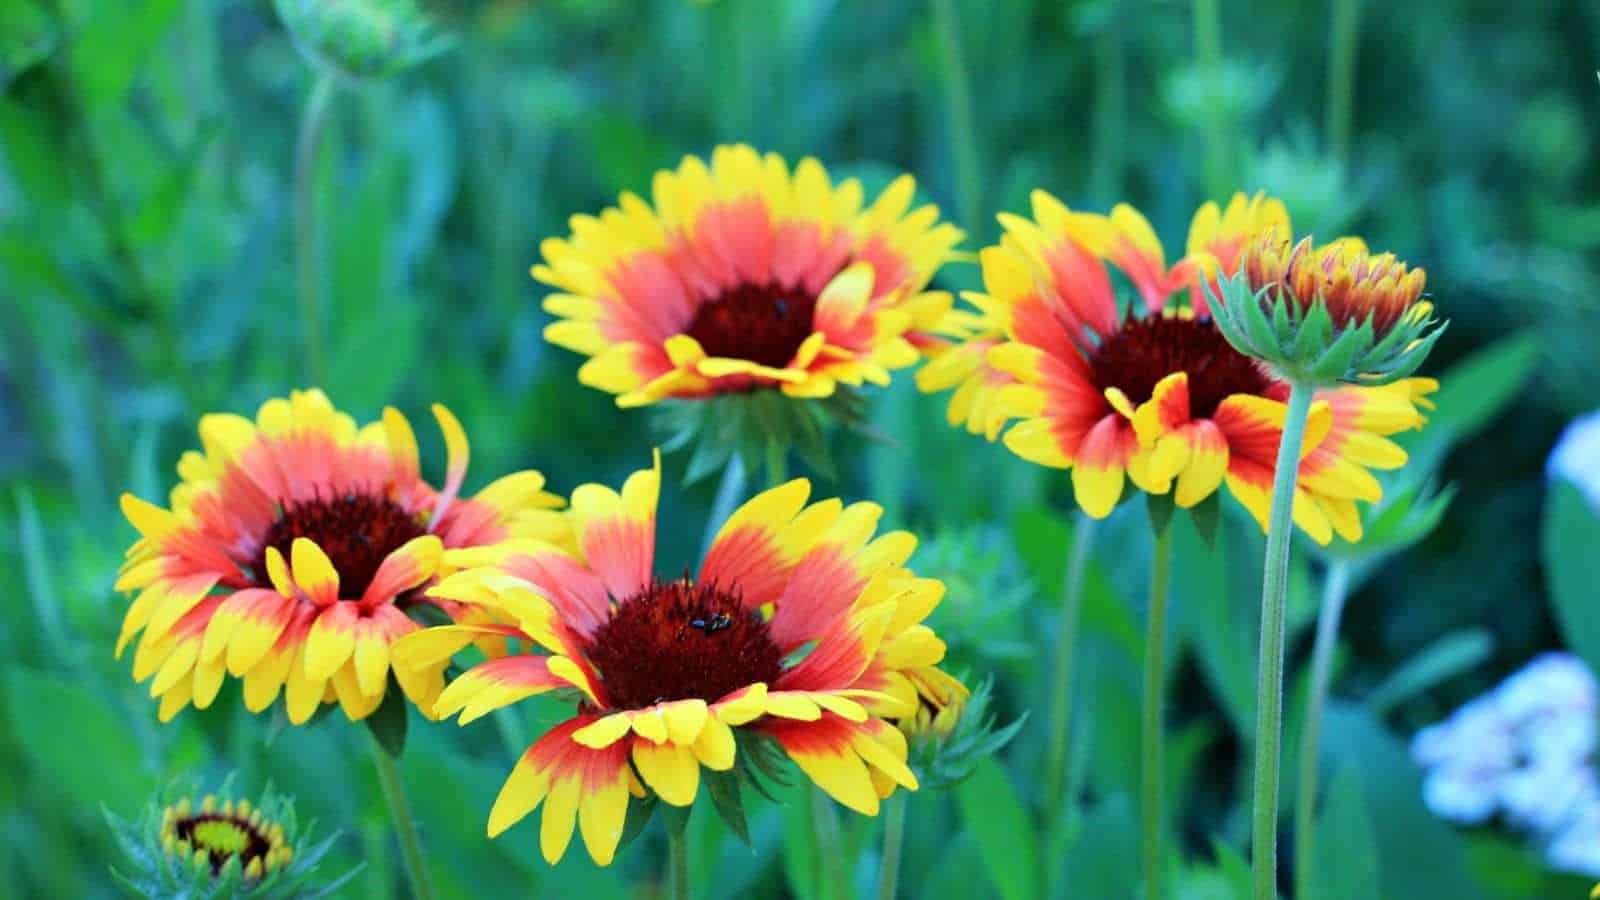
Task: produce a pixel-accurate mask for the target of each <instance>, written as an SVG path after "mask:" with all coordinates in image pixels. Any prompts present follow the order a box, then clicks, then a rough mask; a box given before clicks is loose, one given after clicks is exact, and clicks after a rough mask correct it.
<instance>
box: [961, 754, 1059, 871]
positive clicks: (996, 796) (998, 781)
mask: <svg viewBox="0 0 1600 900" xmlns="http://www.w3.org/2000/svg"><path fill="white" fill-rule="evenodd" d="M956 802H957V804H958V805H959V807H960V809H961V819H962V821H963V822H964V823H965V824H966V827H967V830H968V831H970V832H972V836H973V837H974V838H976V839H977V842H978V847H979V849H980V850H982V852H983V863H984V868H985V869H986V870H987V872H988V874H989V880H990V881H991V882H992V883H993V884H994V886H995V887H996V888H998V889H999V891H1000V896H1002V897H1004V898H1005V900H1031V898H1034V897H1037V896H1039V860H1038V845H1037V838H1036V837H1035V835H1034V831H1033V823H1032V821H1030V819H1029V817H1028V810H1027V807H1026V806H1024V805H1023V802H1022V797H1021V795H1020V794H1019V793H1018V792H1017V788H1016V786H1015V785H1014V784H1012V783H1011V779H1010V777H1009V776H1008V775H1006V772H1005V770H1004V769H1002V768H1001V767H1000V764H999V763H997V762H995V761H994V760H993V759H986V760H984V761H983V762H981V763H979V764H978V766H977V768H976V769H974V770H973V772H972V776H971V777H970V778H968V779H967V780H966V781H964V782H962V783H961V784H960V786H958V787H957V788H956Z"/></svg>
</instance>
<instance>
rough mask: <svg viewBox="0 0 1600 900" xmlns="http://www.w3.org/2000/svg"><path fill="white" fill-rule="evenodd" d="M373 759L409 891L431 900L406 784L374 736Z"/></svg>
mask: <svg viewBox="0 0 1600 900" xmlns="http://www.w3.org/2000/svg"><path fill="white" fill-rule="evenodd" d="M372 762H373V764H374V765H375V766H376V767H377V769H378V783H379V784H381V785H382V786H383V799H384V800H386V801H387V802H388V804H389V817H390V818H391V819H393V820H394V831H395V836H396V837H398V838H399V839H400V857H401V859H402V860H404V862H405V866H406V878H407V879H409V880H410V881H411V894H412V896H414V897H415V898H416V900H433V885H432V883H430V882H429V881H428V866H427V863H425V862H424V861H423V859H422V841H421V839H419V838H418V837H417V820H416V819H415V818H414V817H412V815H411V801H409V800H407V799H406V788H405V784H404V782H402V781H401V780H400V770H399V768H397V767H396V766H395V763H394V757H392V756H390V755H389V753H388V751H386V750H384V749H383V745H381V744H379V743H378V739H377V738H373V739H372Z"/></svg>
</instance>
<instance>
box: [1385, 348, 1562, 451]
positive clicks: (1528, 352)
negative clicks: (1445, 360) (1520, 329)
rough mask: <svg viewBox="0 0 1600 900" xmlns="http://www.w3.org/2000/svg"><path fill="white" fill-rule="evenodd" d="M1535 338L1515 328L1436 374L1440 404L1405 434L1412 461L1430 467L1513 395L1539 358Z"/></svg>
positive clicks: (1490, 416) (1487, 420)
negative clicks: (1418, 428)
mask: <svg viewBox="0 0 1600 900" xmlns="http://www.w3.org/2000/svg"><path fill="white" fill-rule="evenodd" d="M1539 353H1540V350H1539V339H1538V338H1537V337H1536V336H1534V335H1532V334H1519V335H1514V336H1512V337H1509V338H1505V339H1503V340H1501V341H1499V342H1498V343H1495V344H1493V345H1491V346H1489V347H1486V348H1484V349H1482V350H1479V351H1477V352H1476V353H1473V354H1472V355H1471V356H1468V357H1467V358H1466V359H1464V360H1462V361H1461V362H1459V363H1456V364H1455V365H1454V366H1452V367H1451V368H1450V369H1449V370H1448V371H1446V372H1445V373H1444V374H1443V375H1440V376H1439V391H1438V393H1436V394H1434V396H1433V401H1434V405H1435V406H1437V407H1438V408H1437V409H1436V410H1435V411H1434V412H1433V413H1431V414H1430V415H1429V422H1428V426H1427V427H1426V428H1424V429H1423V430H1422V431H1421V432H1418V433H1414V434H1411V435H1405V436H1403V438H1402V440H1401V443H1402V444H1405V445H1406V447H1407V449H1408V450H1409V451H1410V453H1411V461H1410V463H1409V465H1410V467H1411V468H1413V469H1420V470H1422V471H1432V470H1433V469H1436V468H1437V467H1438V464H1439V463H1440V462H1441V461H1442V460H1443V458H1444V456H1445V454H1447V453H1448V452H1449V451H1450V448H1451V447H1452V446H1453V445H1454V444H1455V443H1456V442H1457V441H1460V440H1463V439H1465V438H1467V437H1470V436H1471V435H1472V434H1473V433H1475V432H1477V431H1478V429H1480V428H1482V427H1483V426H1485V425H1487V424H1488V423H1489V421H1490V420H1492V419H1493V418H1494V417H1495V416H1497V415H1499V414H1500V412H1501V410H1503V409H1504V408H1505V406H1506V404H1508V403H1510V402H1511V400H1512V399H1513V398H1514V397H1516V396H1517V394H1518V393H1519V392H1520V391H1521V390H1522V386H1523V385H1524V384H1525V383H1526V382H1527V380H1528V376H1529V375H1531V374H1532V373H1533V367H1534V365H1535V364H1536V363H1537V362H1538V359H1539Z"/></svg>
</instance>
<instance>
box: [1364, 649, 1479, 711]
mask: <svg viewBox="0 0 1600 900" xmlns="http://www.w3.org/2000/svg"><path fill="white" fill-rule="evenodd" d="M1492 652H1494V636H1493V635H1491V634H1490V633H1489V632H1488V630H1486V629H1483V628H1464V629H1462V630H1460V631H1453V632H1451V633H1450V634H1447V635H1445V636H1444V637H1441V638H1439V639H1438V640H1436V641H1434V642H1433V643H1431V644H1429V645H1428V646H1426V647H1424V648H1422V650H1420V651H1418V652H1417V654H1416V655H1415V656H1413V657H1411V658H1410V659H1409V660H1407V661H1406V662H1405V663H1403V664H1402V665H1401V666H1400V667H1399V668H1397V669H1395V670H1394V672H1392V673H1390V675H1389V677H1388V678H1386V679H1384V680H1383V683H1382V684H1380V685H1378V686H1377V688H1375V689H1374V690H1373V691H1372V694H1371V695H1369V696H1368V697H1367V705H1368V706H1370V707H1372V712H1373V715H1376V716H1383V715H1384V714H1386V713H1387V712H1388V711H1389V710H1391V709H1393V708H1394V707H1395V706H1397V705H1398V704H1401V703H1404V702H1405V701H1407V700H1409V699H1411V698H1412V697H1415V696H1417V695H1418V694H1421V693H1423V692H1424V691H1427V690H1428V689H1429V688H1431V687H1433V686H1434V685H1436V684H1439V683H1440V682H1443V681H1448V680H1449V679H1451V678H1453V677H1455V676H1456V675H1459V674H1461V673H1462V672H1466V671H1468V670H1470V669H1472V668H1473V667H1475V666H1477V665H1478V664H1479V663H1482V662H1483V661H1484V660H1486V659H1488V658H1489V654H1491V653H1492Z"/></svg>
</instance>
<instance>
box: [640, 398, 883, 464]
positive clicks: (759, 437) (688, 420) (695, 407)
mask: <svg viewBox="0 0 1600 900" xmlns="http://www.w3.org/2000/svg"><path fill="white" fill-rule="evenodd" d="M653 410H654V412H655V416H654V418H653V419H652V422H651V424H652V427H653V428H654V430H655V431H656V433H657V436H658V441H659V443H660V445H661V449H662V450H663V451H665V452H667V453H676V452H679V451H684V450H687V451H689V454H690V456H689V463H688V465H687V467H686V469H685V472H684V483H686V484H693V483H694V482H697V481H700V480H702V479H704V478H706V477H708V476H711V475H714V474H717V473H720V472H722V471H723V469H724V468H725V467H726V466H727V464H728V460H729V459H730V458H732V457H733V455H734V454H738V456H739V459H740V461H741V462H742V463H743V464H744V466H745V470H746V471H748V472H760V471H761V467H762V465H763V464H764V461H765V458H766V451H767V447H768V445H769V444H772V443H776V444H777V445H778V446H780V447H783V448H784V449H785V450H788V451H793V452H795V453H797V454H799V456H800V458H801V459H802V460H804V461H805V463H806V465H807V466H809V467H810V468H811V470H812V471H814V472H816V473H817V474H819V475H821V476H823V477H825V478H833V477H835V472H836V467H835V465H834V461H833V456H832V453H831V450H830V447H829V432H830V431H831V429H832V428H833V427H834V426H839V427H843V428H846V429H848V430H850V431H851V432H853V433H855V434H857V435H860V436H862V437H864V438H866V439H868V440H873V441H877V440H881V436H879V435H877V434H876V433H875V432H873V431H872V430H871V428H870V424H869V421H868V415H867V412H868V411H867V408H866V401H865V400H864V399H863V398H862V397H861V395H860V394H859V393H858V392H856V391H854V390H852V389H850V388H848V387H844V386H841V387H840V388H839V389H838V390H837V391H835V392H834V393H833V395H831V396H829V397H825V398H822V399H815V400H812V399H799V398H795V397H789V396H786V395H785V394H784V393H783V392H782V391H779V390H776V389H759V390H753V391H746V392H743V393H736V394H719V395H717V396H713V397H704V398H696V399H672V400H665V401H662V402H661V403H658V404H656V405H655V407H653Z"/></svg>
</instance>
